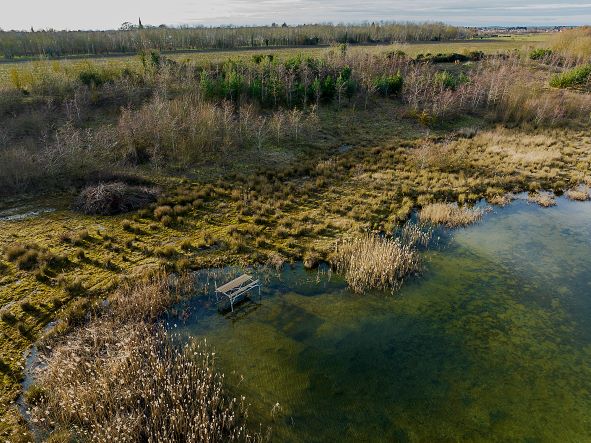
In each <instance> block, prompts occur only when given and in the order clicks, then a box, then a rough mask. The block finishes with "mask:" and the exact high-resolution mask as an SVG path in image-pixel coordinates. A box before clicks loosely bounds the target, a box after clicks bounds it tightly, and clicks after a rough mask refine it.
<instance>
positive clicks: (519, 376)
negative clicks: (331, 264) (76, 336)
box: [174, 199, 591, 442]
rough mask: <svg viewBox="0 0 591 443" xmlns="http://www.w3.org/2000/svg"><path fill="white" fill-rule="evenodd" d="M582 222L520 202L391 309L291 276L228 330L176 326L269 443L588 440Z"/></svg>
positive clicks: (429, 269) (206, 320)
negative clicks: (269, 435) (218, 371)
mask: <svg viewBox="0 0 591 443" xmlns="http://www.w3.org/2000/svg"><path fill="white" fill-rule="evenodd" d="M590 221H591V204H590V203H573V202H569V201H566V200H564V199H559V200H558V206H557V207H554V208H550V209H542V208H539V207H537V206H534V205H531V204H528V203H526V202H525V201H516V202H515V203H514V204H512V205H511V206H510V207H507V208H503V209H495V212H494V213H491V214H488V215H487V216H486V221H485V222H484V223H481V224H479V225H476V226H473V227H470V228H467V229H463V230H459V231H456V232H455V233H454V234H453V238H443V239H442V240H441V242H440V247H439V249H438V250H435V251H432V252H430V253H429V254H428V256H429V261H428V263H427V265H426V272H425V275H424V277H423V278H421V279H417V280H415V281H412V282H407V284H405V286H404V287H403V289H402V290H401V291H400V292H399V293H398V294H397V295H395V296H386V295H383V294H366V295H364V296H357V295H353V294H351V293H350V292H349V291H347V289H346V285H345V284H344V283H343V282H342V280H340V279H338V278H337V277H335V276H334V275H333V276H332V278H331V279H330V281H327V279H326V276H318V274H316V273H309V272H306V271H304V270H303V269H301V268H296V269H294V270H286V271H284V272H283V273H282V274H281V275H280V276H276V277H273V278H271V279H270V280H269V281H267V282H266V283H265V287H264V290H263V295H262V301H261V303H260V304H255V303H246V304H244V305H243V306H242V307H241V309H240V310H239V311H238V313H237V314H235V315H234V316H222V315H220V314H218V313H217V312H216V310H215V308H213V307H212V306H211V305H210V304H209V303H207V302H203V301H202V300H195V301H194V302H192V304H191V305H190V309H189V311H188V312H189V317H188V318H185V319H184V320H181V319H180V318H178V319H176V320H174V323H177V325H178V326H177V330H178V331H179V332H180V333H181V334H189V335H193V336H197V337H207V341H208V343H210V344H211V345H213V346H214V347H215V349H216V351H217V352H218V356H219V357H218V358H219V360H218V363H219V364H220V366H221V368H222V370H223V371H224V372H225V373H226V375H227V381H228V383H229V384H230V386H231V387H234V388H238V389H237V391H239V392H241V393H243V394H245V395H246V396H247V398H248V401H249V402H250V403H251V406H250V417H251V419H252V421H253V422H254V423H258V422H262V423H263V426H264V427H265V426H267V425H270V426H272V429H273V431H272V432H273V441H290V442H313V441H528V442H538V441H540V442H545V441H549V442H550V441H552V442H555V441H562V442H571V441H572V442H574V441H577V442H580V441H590V440H591V323H590V322H589V319H590V318H591V253H590V252H591V223H590ZM277 403H278V404H279V406H278V407H277V406H275V405H276V404H277ZM274 406H275V408H274ZM272 411H273V412H272Z"/></svg>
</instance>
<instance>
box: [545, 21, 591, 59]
mask: <svg viewBox="0 0 591 443" xmlns="http://www.w3.org/2000/svg"><path fill="white" fill-rule="evenodd" d="M550 47H551V48H552V50H553V51H554V52H557V53H559V54H561V55H562V56H563V57H564V58H565V59H566V64H567V65H575V64H580V63H589V62H591V27H589V26H584V27H580V28H576V29H569V30H564V31H562V32H560V33H558V34H555V35H554V36H553V37H552V39H551V40H550Z"/></svg>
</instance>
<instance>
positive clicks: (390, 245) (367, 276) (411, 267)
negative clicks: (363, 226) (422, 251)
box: [331, 234, 420, 293]
mask: <svg viewBox="0 0 591 443" xmlns="http://www.w3.org/2000/svg"><path fill="white" fill-rule="evenodd" d="M331 263H332V265H333V266H334V267H335V268H336V270H337V271H338V272H341V273H343V274H344V276H345V280H347V283H348V284H349V287H350V288H351V289H352V290H353V291H354V292H358V293H363V292H365V291H366V290H368V289H372V288H375V289H382V290H391V291H392V292H394V291H396V290H397V289H398V288H399V287H400V285H401V284H402V281H403V279H404V277H406V276H407V275H409V274H412V273H414V272H417V271H418V270H419V265H420V257H419V253H418V252H417V251H416V249H415V248H414V247H413V245H412V244H409V243H403V241H402V240H400V239H399V238H386V237H380V236H377V235H373V234H366V235H363V236H360V237H355V238H351V239H347V240H344V241H342V242H339V243H337V245H336V247H335V251H334V253H333V254H332V258H331Z"/></svg>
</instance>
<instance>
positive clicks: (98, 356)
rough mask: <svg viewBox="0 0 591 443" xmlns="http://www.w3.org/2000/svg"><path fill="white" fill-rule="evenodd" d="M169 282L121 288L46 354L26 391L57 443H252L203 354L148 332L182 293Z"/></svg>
mask: <svg viewBox="0 0 591 443" xmlns="http://www.w3.org/2000/svg"><path fill="white" fill-rule="evenodd" d="M172 282H173V281H172V279H171V278H170V277H168V276H166V275H164V274H158V275H157V276H155V277H152V278H150V279H148V280H144V281H142V282H141V283H139V284H128V285H126V286H124V287H123V288H122V289H121V290H119V291H118V292H117V293H116V294H115V295H114V296H113V297H112V299H111V305H110V307H109V311H108V313H106V314H104V315H101V316H99V317H97V318H96V319H95V320H92V321H90V323H88V324H86V325H85V327H84V328H78V329H77V330H76V331H75V332H73V333H72V334H70V335H68V336H66V337H64V338H63V339H61V340H60V341H59V343H58V344H57V345H55V346H52V348H51V349H49V347H48V348H47V354H46V355H45V356H44V360H45V362H44V363H45V365H44V367H43V369H42V370H41V373H40V374H39V377H38V385H37V387H36V388H35V390H34V392H35V393H36V394H35V396H34V397H35V400H36V401H34V403H35V405H34V406H33V407H32V409H31V416H32V420H33V422H34V423H36V424H37V425H38V426H40V427H41V428H42V429H44V430H45V431H46V432H48V433H49V434H50V435H53V436H55V437H56V438H57V436H58V435H59V436H60V438H61V439H62V440H63V441H89V442H105V441H113V442H222V441H224V442H225V441H257V440H258V439H259V438H260V437H259V436H257V435H254V434H250V433H249V432H248V430H247V428H246V407H245V399H244V398H243V397H241V398H234V397H232V396H230V395H228V393H227V392H226V391H225V389H224V387H223V381H224V377H223V375H222V374H220V373H219V372H218V371H217V370H216V368H215V360H214V354H213V353H212V352H211V351H210V350H209V349H208V348H207V346H206V345H205V344H201V343H197V342H195V341H189V342H188V343H185V344H184V345H181V344H180V343H179V342H178V340H175V338H174V337H171V336H170V335H169V334H168V333H167V332H166V331H164V329H163V328H162V327H160V326H157V325H156V324H155V323H154V319H155V318H157V316H158V314H159V313H161V312H162V311H163V310H164V309H165V307H166V306H168V305H170V303H171V302H173V301H174V300H176V299H177V298H178V296H179V292H178V291H179V290H180V289H179V288H181V287H183V286H185V287H186V285H184V284H182V283H183V282H181V284H179V282H178V281H177V282H174V283H175V284H174V285H172V286H171V283H172ZM171 288H172V289H171ZM29 398H31V396H29ZM49 438H53V437H49ZM60 441H61V440H60Z"/></svg>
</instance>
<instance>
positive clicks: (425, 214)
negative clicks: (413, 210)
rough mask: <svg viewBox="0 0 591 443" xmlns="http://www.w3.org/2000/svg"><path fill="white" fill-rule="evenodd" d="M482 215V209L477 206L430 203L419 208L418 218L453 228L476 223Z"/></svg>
mask: <svg viewBox="0 0 591 443" xmlns="http://www.w3.org/2000/svg"><path fill="white" fill-rule="evenodd" d="M482 215H483V210H482V209H479V208H468V207H466V206H458V205H457V204H455V203H431V204H428V205H427V206H424V207H423V208H422V209H421V211H420V213H419V218H420V220H421V221H422V222H428V223H433V224H436V225H444V226H447V227H450V228H454V227H458V226H467V225H470V224H472V223H476V222H477V221H479V220H480V219H481V218H482Z"/></svg>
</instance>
